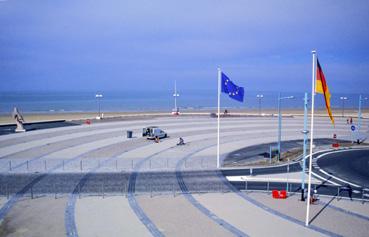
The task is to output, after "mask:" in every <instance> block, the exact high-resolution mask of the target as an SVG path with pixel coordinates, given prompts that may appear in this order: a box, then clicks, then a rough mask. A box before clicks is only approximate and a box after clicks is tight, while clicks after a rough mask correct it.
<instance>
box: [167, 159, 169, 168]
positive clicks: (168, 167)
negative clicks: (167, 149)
mask: <svg viewBox="0 0 369 237" xmlns="http://www.w3.org/2000/svg"><path fill="white" fill-rule="evenodd" d="M168 168H169V159H168V158H167V169H168Z"/></svg>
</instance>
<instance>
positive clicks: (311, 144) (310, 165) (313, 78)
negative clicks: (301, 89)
mask: <svg viewBox="0 0 369 237" xmlns="http://www.w3.org/2000/svg"><path fill="white" fill-rule="evenodd" d="M311 53H312V54H313V76H312V86H311V124H310V155H309V177H308V194H307V205H306V220H305V225H306V226H309V214H310V213H309V212H310V193H311V169H312V160H313V138H314V97H315V80H316V51H315V50H313V51H312V52H311Z"/></svg>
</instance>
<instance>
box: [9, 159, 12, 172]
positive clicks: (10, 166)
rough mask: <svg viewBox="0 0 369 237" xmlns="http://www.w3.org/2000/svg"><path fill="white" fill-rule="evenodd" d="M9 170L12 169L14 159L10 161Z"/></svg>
mask: <svg viewBox="0 0 369 237" xmlns="http://www.w3.org/2000/svg"><path fill="white" fill-rule="evenodd" d="M9 171H12V161H11V160H10V161H9Z"/></svg>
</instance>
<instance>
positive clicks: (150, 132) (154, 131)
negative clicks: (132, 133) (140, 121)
mask: <svg viewBox="0 0 369 237" xmlns="http://www.w3.org/2000/svg"><path fill="white" fill-rule="evenodd" d="M142 136H143V137H147V139H155V138H159V139H161V138H166V137H167V136H168V135H167V133H166V132H164V131H163V130H161V129H160V128H158V127H153V126H152V127H147V128H143V129H142Z"/></svg>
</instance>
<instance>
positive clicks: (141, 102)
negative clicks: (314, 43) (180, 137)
mask: <svg viewBox="0 0 369 237" xmlns="http://www.w3.org/2000/svg"><path fill="white" fill-rule="evenodd" d="M98 93H99V94H102V95H103V97H102V98H101V99H100V107H101V111H102V112H122V111H127V112H130V111H170V110H172V109H173V108H174V98H173V92H172V91H170V90H156V91H106V92H104V91H101V92H98ZM179 94H180V96H179V97H178V98H177V106H178V107H179V108H180V109H199V110H201V109H215V108H217V92H216V91H215V92H214V91H213V90H205V89H204V90H182V91H179ZM258 94H259V95H260V94H262V95H263V98H262V100H261V108H262V109H276V108H277V105H278V99H277V98H278V94H279V92H273V91H265V92H260V91H259V92H257V91H245V98H244V102H243V103H240V102H237V101H234V100H232V99H230V98H229V97H228V96H227V95H226V94H223V93H222V95H221V107H222V108H229V109H232V108H233V109H258V108H259V99H258V98H257V97H256V95H258ZM281 94H282V96H283V97H284V96H294V98H293V99H287V100H283V101H282V108H289V109H303V97H304V93H303V92H284V93H281ZM95 95H96V92H92V91H64V92H60V91H50V92H46V91H40V92H35V91H25V92H0V114H8V113H10V112H12V110H13V108H14V107H17V108H19V110H20V111H22V112H23V113H68V112H94V111H97V110H98V100H97V99H96V98H95ZM309 96H310V95H309ZM341 96H345V97H347V98H348V99H347V100H345V102H344V103H345V104H344V106H345V108H347V109H356V108H358V103H359V94H334V95H332V99H331V104H332V108H342V100H340V97H341ZM315 98H316V103H315V106H316V107H317V108H324V106H325V105H324V100H323V96H321V95H317V96H316V97H315ZM363 108H368V103H363Z"/></svg>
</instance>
